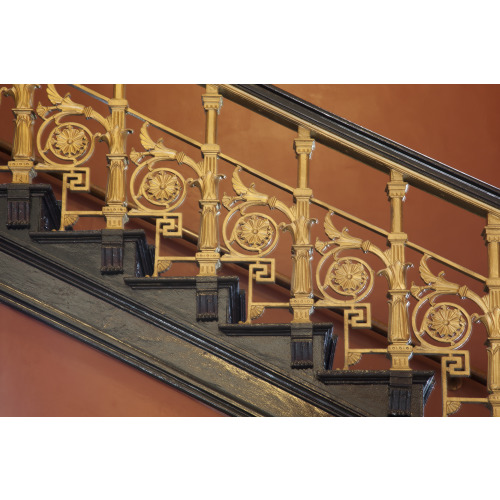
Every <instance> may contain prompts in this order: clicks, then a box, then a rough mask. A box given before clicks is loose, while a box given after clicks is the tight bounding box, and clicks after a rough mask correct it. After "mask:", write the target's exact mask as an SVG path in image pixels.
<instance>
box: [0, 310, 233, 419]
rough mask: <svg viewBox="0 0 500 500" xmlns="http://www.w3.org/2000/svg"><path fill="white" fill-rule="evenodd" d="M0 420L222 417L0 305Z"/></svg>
mask: <svg viewBox="0 0 500 500" xmlns="http://www.w3.org/2000/svg"><path fill="white" fill-rule="evenodd" d="M0 416H2V417H13V416H14V417H18V416H24V417H217V416H223V415H222V413H220V412H218V411H216V410H214V409H213V408H210V407H208V406H206V405H204V404H203V403H200V402H199V401H197V400H196V399H194V398H192V397H190V396H187V395H185V394H184V393H182V392H180V391H178V390H176V389H174V388H172V387H170V386H168V385H167V384H165V383H163V382H161V381H159V380H157V379H154V378H153V377H151V376H149V375H146V374H145V373H142V372H140V371H139V370H137V369H135V368H132V367H131V366H128V365H126V364H125V363H122V362H121V361H118V360H116V359H114V358H112V357H111V356H108V355H106V354H103V353H101V352H99V351H97V350H96V349H94V348H92V347H89V346H87V345H85V344H84V343H82V342H80V341H78V340H75V339H73V338H71V337H69V336H68V335H66V334H63V333H61V332H59V331H57V330H55V329H54V328H52V327H50V326H48V325H45V324H44V323H41V322H40V321H38V320H36V319H33V318H31V317H30V316H27V315H25V314H23V313H21V312H19V311H17V310H15V309H13V308H11V307H9V306H7V305H4V304H0Z"/></svg>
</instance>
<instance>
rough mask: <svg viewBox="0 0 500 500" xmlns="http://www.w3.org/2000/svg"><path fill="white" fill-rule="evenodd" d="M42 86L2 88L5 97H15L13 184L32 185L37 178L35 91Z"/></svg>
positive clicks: (26, 85)
mask: <svg viewBox="0 0 500 500" xmlns="http://www.w3.org/2000/svg"><path fill="white" fill-rule="evenodd" d="M36 88H40V85H33V84H22V85H14V86H13V87H12V88H10V89H7V88H5V87H4V88H2V89H0V92H1V93H2V94H3V95H5V96H13V97H14V100H15V106H16V107H15V108H13V109H12V112H13V113H14V116H15V117H16V120H15V129H14V144H13V146H12V161H9V162H8V166H9V169H10V170H11V172H12V183H14V184H31V181H32V179H33V178H34V177H35V176H36V172H35V169H34V168H33V166H34V160H35V157H34V154H33V124H34V122H35V118H36V116H35V113H34V110H33V97H34V94H35V89H36Z"/></svg>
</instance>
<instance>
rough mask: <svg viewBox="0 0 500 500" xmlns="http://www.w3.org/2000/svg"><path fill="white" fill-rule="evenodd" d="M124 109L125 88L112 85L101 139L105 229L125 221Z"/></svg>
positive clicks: (125, 159) (122, 223) (126, 218)
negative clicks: (104, 170)
mask: <svg viewBox="0 0 500 500" xmlns="http://www.w3.org/2000/svg"><path fill="white" fill-rule="evenodd" d="M127 106H128V102H127V100H126V99H125V85H123V84H117V85H114V90H113V99H111V100H110V101H109V108H110V110H111V116H109V117H108V122H109V127H108V132H107V133H106V134H105V135H104V136H103V137H102V140H104V141H105V142H107V143H108V145H109V153H108V154H107V155H106V157H107V159H108V169H109V172H108V184H107V188H106V206H105V207H103V209H102V213H103V215H104V216H105V217H106V227H107V229H123V227H124V225H125V223H126V222H127V221H128V217H127V194H126V187H125V186H126V175H127V174H126V171H127V166H128V158H127V150H126V147H127V146H126V137H127V134H128V133H130V130H127V129H126V128H125V114H126V110H127Z"/></svg>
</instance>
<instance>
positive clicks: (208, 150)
mask: <svg viewBox="0 0 500 500" xmlns="http://www.w3.org/2000/svg"><path fill="white" fill-rule="evenodd" d="M206 91H207V92H206V94H203V96H202V102H203V107H204V108H205V114H206V129H205V144H203V145H202V146H201V152H202V154H203V173H202V175H201V177H200V179H199V186H200V190H201V199H200V209H201V223H200V236H199V239H198V252H197V254H196V260H197V262H198V265H199V268H200V271H199V274H198V275H199V276H215V275H216V274H217V269H219V267H220V241H219V210H220V203H219V180H220V178H221V176H219V175H218V172H217V159H218V154H219V153H220V147H219V145H218V144H217V115H218V114H219V111H220V108H221V106H222V96H221V95H220V94H219V92H218V86H217V85H207V87H206Z"/></svg>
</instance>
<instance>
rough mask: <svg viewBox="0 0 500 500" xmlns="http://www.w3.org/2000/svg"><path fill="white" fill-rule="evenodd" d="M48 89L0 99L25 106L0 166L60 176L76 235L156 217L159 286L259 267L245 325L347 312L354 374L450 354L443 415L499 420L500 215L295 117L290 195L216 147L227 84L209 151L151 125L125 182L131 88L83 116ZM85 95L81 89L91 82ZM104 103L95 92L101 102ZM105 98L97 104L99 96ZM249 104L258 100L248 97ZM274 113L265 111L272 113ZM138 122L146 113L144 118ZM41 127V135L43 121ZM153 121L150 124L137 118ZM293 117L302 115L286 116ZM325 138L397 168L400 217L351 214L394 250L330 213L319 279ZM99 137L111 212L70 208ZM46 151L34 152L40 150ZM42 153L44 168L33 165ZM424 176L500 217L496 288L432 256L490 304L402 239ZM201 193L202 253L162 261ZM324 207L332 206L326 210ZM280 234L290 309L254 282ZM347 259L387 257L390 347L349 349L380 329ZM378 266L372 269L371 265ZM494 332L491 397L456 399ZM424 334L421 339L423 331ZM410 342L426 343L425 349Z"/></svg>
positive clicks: (64, 221)
mask: <svg viewBox="0 0 500 500" xmlns="http://www.w3.org/2000/svg"><path fill="white" fill-rule="evenodd" d="M38 87H40V86H38V85H14V86H13V87H12V88H10V89H9V88H2V89H0V96H1V95H4V96H10V97H13V98H14V100H15V108H13V113H14V116H15V133H14V141H13V146H12V161H10V162H9V163H8V165H7V166H1V167H0V169H1V170H10V171H11V172H12V176H13V177H12V182H13V183H21V184H28V183H30V182H31V181H32V178H33V177H34V176H35V175H36V172H37V171H57V172H60V173H61V174H62V181H63V184H62V202H61V204H62V217H61V226H60V229H61V230H64V229H68V228H70V227H72V226H73V225H74V224H75V223H76V221H77V220H78V217H79V216H93V215H99V216H104V217H105V218H106V225H107V228H109V229H113V228H115V229H123V228H124V227H125V224H126V222H127V220H128V216H131V217H155V218H156V236H155V244H156V254H155V263H154V272H153V276H159V275H161V274H162V273H164V272H166V271H168V270H169V269H170V268H171V266H172V264H173V263H174V262H178V261H190V262H196V263H197V265H198V266H199V276H215V275H216V273H217V270H218V269H219V267H220V265H221V262H243V263H247V264H248V265H249V288H248V300H247V308H248V309H247V322H249V323H250V322H251V321H253V320H255V319H257V318H259V317H260V316H261V315H262V314H263V313H264V312H265V310H266V309H268V308H287V309H289V310H290V311H291V312H292V313H293V322H294V323H309V322H310V314H311V312H312V311H313V310H314V308H323V307H325V308H335V309H339V308H340V309H343V312H344V341H345V342H344V349H345V352H344V354H345V355H344V369H348V368H349V367H350V366H353V365H355V364H356V363H358V362H359V361H360V360H361V359H362V356H363V355H364V354H373V353H385V354H386V355H387V356H388V357H389V359H390V360H391V369H392V370H410V364H409V362H410V359H411V357H412V355H413V354H434V355H439V356H441V369H442V374H441V375H442V381H443V384H442V385H443V415H444V416H447V415H451V414H454V413H456V412H458V411H459V410H460V407H461V405H462V404H464V403H479V404H486V403H487V404H488V405H489V406H490V407H491V408H492V413H493V415H495V416H500V246H499V245H500V212H498V211H497V210H496V209H492V208H491V207H488V206H487V205H485V203H483V202H481V201H477V200H473V199H471V197H470V196H468V195H466V194H463V193H458V192H457V191H456V190H454V189H453V188H450V187H449V186H441V185H440V184H439V183H438V182H435V181H434V180H432V179H427V178H424V177H422V176H421V175H420V174H417V173H415V172H413V171H410V170H409V169H408V168H406V167H405V166H404V165H399V164H398V163H397V162H395V161H391V160H388V159H386V158H382V156H380V155H378V154H377V153H374V152H373V151H368V150H367V149H366V148H365V147H364V146H362V145H359V144H352V143H351V142H349V141H347V140H346V139H344V138H342V137H339V136H337V135H335V133H333V132H330V131H325V130H322V129H321V127H319V126H317V125H313V124H310V123H306V122H304V121H301V120H300V119H297V118H295V117H293V120H294V121H295V123H296V124H297V125H298V137H297V138H296V139H295V140H294V149H295V153H296V156H297V164H298V169H297V187H296V188H291V187H290V186H287V185H286V184H284V183H281V182H279V181H276V180H274V179H272V178H270V177H269V176H267V175H266V174H264V173H262V172H258V171H256V170H254V169H251V168H250V167H248V166H244V165H243V164H240V163H238V162H237V161H236V160H234V159H232V158H230V157H228V156H227V155H222V154H221V151H220V147H219V145H218V144H217V116H218V114H219V111H220V108H221V106H222V97H221V95H220V93H219V91H220V89H221V87H222V88H223V89H225V90H229V91H230V92H232V93H237V92H238V91H237V90H235V89H234V88H233V87H232V86H230V85H221V86H218V85H207V87H206V93H205V94H204V95H203V96H202V104H203V108H204V111H205V116H206V121H205V138H204V143H203V144H202V143H198V142H197V141H195V140H193V139H190V138H187V137H186V136H183V135H182V134H180V133H177V132H175V131H172V130H171V129H169V128H168V127H165V126H163V125H162V124H159V123H158V122H154V121H153V120H149V119H147V121H146V122H145V124H144V125H143V127H142V130H141V133H140V140H141V144H142V146H143V148H144V149H145V151H143V152H136V151H134V150H132V152H131V153H130V159H131V160H132V162H133V163H134V164H135V165H136V168H135V169H134V171H133V172H132V175H131V177H130V182H129V185H127V178H126V171H127V168H128V161H129V160H128V156H127V148H126V136H127V134H128V133H130V132H131V131H130V130H128V129H127V128H126V127H125V116H126V113H127V111H129V108H128V102H127V100H126V99H125V86H124V85H115V86H114V92H113V98H112V99H106V101H107V102H108V104H109V108H110V115H109V116H107V117H104V116H102V115H101V114H99V113H97V112H96V111H95V110H94V109H93V108H92V107H90V106H84V105H82V104H79V103H77V102H75V101H73V100H72V99H71V96H70V95H69V94H67V95H65V96H64V97H62V96H61V95H60V94H59V93H58V91H57V90H56V88H55V86H54V85H48V87H47V97H48V99H49V101H50V103H51V105H46V104H42V103H39V104H38V106H37V107H36V110H35V109H34V107H33V100H34V92H35V89H36V88H38ZM80 87H81V86H80ZM91 94H92V92H91ZM94 94H96V93H95V92H94ZM246 98H247V99H254V98H252V97H248V96H247V97H246ZM261 104H262V103H261ZM262 106H263V108H266V109H268V110H270V112H272V113H277V114H280V115H281V116H282V117H284V116H285V115H286V113H285V112H283V111H282V110H277V109H274V108H273V107H272V105H268V104H265V103H264V104H262ZM134 114H135V116H139V115H140V114H138V113H137V112H134ZM37 116H38V117H39V118H40V119H41V125H40V127H39V129H38V131H37V133H36V136H35V135H34V122H35V119H36V117H37ZM69 117H79V118H80V119H82V120H83V119H86V120H92V121H94V122H98V123H99V124H100V126H101V127H102V131H101V132H93V131H92V130H91V129H92V127H90V128H89V127H87V126H85V125H83V124H82V123H79V122H78V121H71V120H69ZM139 117H140V118H141V117H142V118H144V117H143V115H140V116H139ZM286 118H287V119H289V118H290V117H289V116H288V115H287V116H286ZM149 123H151V124H155V125H156V126H158V127H159V128H160V129H161V130H164V131H166V132H167V133H172V135H174V136H176V137H179V138H181V139H182V140H185V141H186V142H188V143H190V144H192V145H194V146H195V147H198V148H199V149H200V151H201V156H202V160H201V161H198V162H197V161H194V160H193V159H191V158H190V157H188V156H187V155H186V154H184V153H183V152H181V151H175V150H173V149H170V148H168V147H167V146H165V145H164V144H163V140H162V139H160V140H158V141H153V140H152V139H151V137H150V136H149V134H148V132H147V126H148V124H149ZM311 131H312V132H313V133H314V136H315V137H321V138H323V139H324V138H327V139H328V140H330V141H333V142H334V143H335V144H337V145H341V146H342V147H343V148H344V147H346V148H347V150H348V151H351V152H353V151H354V152H356V154H358V155H359V156H360V157H362V158H365V159H367V160H369V161H370V162H377V164H380V165H383V166H385V167H386V168H387V169H388V171H389V173H390V180H389V182H388V184H387V195H388V198H389V202H390V209H391V227H390V231H385V230H383V229H380V228H377V227H376V226H373V225H372V224H369V223H367V222H365V221H361V219H357V218H356V217H354V216H351V215H349V214H346V213H345V212H341V211H339V212H338V213H339V214H341V215H343V216H345V217H346V218H348V219H349V220H352V221H354V222H356V223H359V224H361V225H362V226H364V227H366V228H368V229H370V230H372V231H375V232H376V233H378V234H381V235H383V236H386V237H387V241H388V246H389V249H388V250H385V251H382V250H381V249H380V248H378V247H377V246H376V245H374V244H373V243H371V242H370V241H368V240H362V239H360V238H356V237H355V236H352V235H350V234H349V232H348V230H347V229H346V228H344V229H343V230H342V231H339V230H337V229H336V227H335V226H334V225H333V222H332V220H331V215H333V212H332V213H331V214H330V216H328V215H327V216H326V217H325V222H324V229H325V233H326V234H327V236H328V237H329V241H326V242H323V241H320V240H317V241H316V244H315V245H314V247H315V249H316V251H317V252H318V253H319V254H320V259H319V262H318V264H317V268H316V275H315V276H314V275H313V273H312V253H313V252H312V250H313V245H312V244H311V237H310V232H311V226H312V224H313V223H314V222H316V221H315V219H313V218H311V216H310V204H311V202H312V191H311V189H310V188H309V159H310V157H311V154H312V152H313V150H314V146H315V143H314V140H313V139H312V137H311ZM98 141H103V142H105V143H106V144H107V145H108V148H109V152H108V154H107V167H108V183H107V188H106V205H105V206H104V207H103V208H102V210H101V211H95V212H90V211H87V212H85V211H70V210H68V208H67V207H68V191H84V192H88V191H89V189H90V168H89V167H88V166H86V164H87V162H88V161H89V159H90V158H91V157H92V155H93V154H94V151H95V146H96V143H97V142H98ZM34 146H35V147H36V149H35V148H34ZM35 153H38V155H39V156H40V157H41V159H42V161H41V162H40V163H38V164H36V163H35ZM220 158H223V159H225V160H227V161H228V162H229V163H232V164H233V165H235V166H236V169H235V170H234V173H233V176H232V185H233V189H234V191H235V193H236V196H232V197H231V196H228V195H226V194H225V195H224V197H223V198H222V204H223V205H224V206H225V208H227V210H228V214H227V215H226V217H225V219H224V222H223V224H222V228H221V229H222V232H221V234H222V238H223V241H224V243H225V245H226V247H227V249H228V253H227V254H226V255H224V256H223V257H222V258H221V248H220V241H219V215H220V205H221V201H220V200H219V182H220V180H221V179H222V178H223V176H221V175H219V173H218V160H219V159H220ZM165 162H177V164H178V166H181V165H184V166H187V167H188V168H190V169H191V170H192V171H193V172H194V174H195V175H194V176H193V177H192V178H185V177H184V176H183V175H182V174H181V172H179V171H178V170H177V169H176V168H174V167H173V166H171V165H170V166H165ZM242 169H244V170H245V171H247V172H251V173H253V174H254V175H256V176H257V177H258V178H260V179H263V180H265V181H266V182H270V183H271V184H273V185H274V186H277V187H279V188H282V189H284V190H285V191H287V192H289V193H291V194H293V200H294V204H293V206H290V207H289V206H288V205H286V204H285V203H283V202H282V201H280V200H278V199H277V198H276V197H273V196H268V195H266V194H264V193H261V192H259V191H257V189H256V187H255V184H250V187H247V186H246V185H245V184H244V183H243V182H242V180H241V178H240V172H241V170H242ZM412 179H413V180H418V181H419V182H420V183H423V184H425V185H427V186H429V187H431V188H433V189H438V190H439V191H440V192H442V193H445V194H446V195H449V196H452V197H454V198H455V199H457V200H459V202H460V203H463V204H464V205H467V206H468V207H473V208H474V209H477V210H479V211H483V212H486V211H487V212H488V222H487V225H486V227H485V230H484V238H485V241H486V244H487V246H488V263H489V274H488V278H487V279H486V278H484V277H483V276H481V275H480V274H478V273H475V272H473V271H471V270H468V269H466V268H464V267H463V266H460V265H458V264H455V263H453V262H451V261H449V260H448V259H445V258H444V257H440V256H438V255H436V254H432V257H433V258H435V259H436V260H439V261H441V262H443V263H445V264H447V265H450V266H452V267H454V268H455V269H457V270H458V271H460V272H462V273H464V274H466V275H468V276H471V277H473V278H474V279H476V280H479V281H480V282H485V284H486V286H487V292H488V293H487V295H485V296H483V297H480V296H479V295H477V294H476V293H474V292H472V291H471V290H469V289H468V288H467V287H466V286H460V285H458V284H455V283H452V282H449V281H447V280H446V279H445V278H444V273H439V274H438V275H435V274H434V273H432V272H431V270H430V268H429V266H428V263H427V261H428V259H429V258H430V257H429V255H428V254H427V253H426V251H425V249H422V247H419V246H418V245H415V244H413V243H410V242H409V241H408V238H407V235H406V233H404V231H403V203H404V200H405V196H406V193H407V190H408V183H407V181H408V180H412ZM189 187H197V188H198V189H199V192H200V197H199V206H200V214H201V215H200V231H199V237H198V251H197V253H196V254H195V255H194V256H180V257H173V256H166V255H161V252H160V246H161V241H162V240H161V238H165V237H167V238H170V237H181V236H182V234H183V216H182V213H181V212H180V211H179V210H180V207H181V206H182V204H183V203H184V201H185V199H186V196H187V194H188V191H189V189H188V188H189ZM127 190H129V192H130V195H131V198H132V200H133V202H134V205H135V208H134V209H133V210H130V211H128V210H127ZM314 203H316V204H317V205H319V206H322V207H323V208H328V209H329V208H331V206H330V205H328V204H325V203H323V202H320V201H318V200H314ZM258 207H263V208H264V209H266V210H270V211H275V210H276V211H277V212H280V213H281V214H282V216H284V217H285V218H286V219H287V222H278V221H277V219H276V218H273V217H271V216H270V215H268V214H267V213H264V211H260V210H257V208H258ZM280 231H288V232H290V233H291V236H292V244H291V257H292V262H293V274H292V278H291V297H290V299H289V301H287V302H284V303H277V302H276V303H271V302H257V301H255V300H254V285H255V284H256V283H274V282H275V279H276V270H275V264H276V263H275V259H274V258H271V257H270V254H271V252H272V251H273V250H274V249H275V248H276V245H277V244H278V241H279V238H280ZM406 247H411V248H414V249H416V250H418V251H420V252H421V253H424V256H423V258H422V261H421V262H420V267H419V271H420V276H421V278H422V280H423V281H424V282H425V285H424V286H418V285H415V284H413V285H412V287H411V289H410V288H409V287H408V286H407V269H408V268H409V267H410V266H411V264H409V263H407V262H406V259H405V248H406ZM347 251H360V252H363V253H364V254H371V255H374V256H376V257H377V258H378V259H379V260H380V261H381V262H382V264H383V266H382V269H381V270H380V271H378V275H381V276H384V277H385V278H386V280H387V283H388V294H387V297H388V304H389V325H388V346H387V348H384V349H351V348H350V345H349V334H350V329H352V328H370V327H371V322H372V318H371V308H370V304H369V303H367V302H366V299H367V297H368V296H369V295H370V293H371V292H372V290H373V286H374V283H375V280H374V277H375V271H374V270H373V269H372V267H371V265H370V264H368V262H366V261H365V260H363V259H362V258H360V257H359V256H352V255H350V254H349V255H346V254H345V252H347ZM370 262H371V261H370ZM314 278H315V283H316V286H317V288H318V290H319V292H318V293H319V295H320V298H319V300H318V301H317V302H316V303H314V300H313V281H314ZM410 292H411V294H412V295H413V296H414V297H415V298H416V300H417V304H416V305H415V307H414V308H413V311H412V314H411V317H410V316H409V313H408V311H409V296H410ZM444 295H452V296H453V295H455V296H457V297H459V298H462V299H468V300H469V301H471V302H472V303H474V304H475V305H476V306H477V307H479V309H480V310H481V313H475V314H469V313H468V312H467V310H466V308H465V307H462V306H460V305H458V304H456V303H454V302H453V300H454V299H449V300H447V301H443V300H442V299H441V297H442V296H444ZM479 321H480V322H482V323H483V324H484V325H485V327H486V331H487V334H488V341H487V353H488V380H487V386H488V392H489V396H488V398H487V399H486V398H465V397H458V398H457V397H451V396H450V395H449V394H448V390H449V389H450V384H449V380H448V378H449V377H461V378H463V377H468V376H469V375H470V372H471V367H470V360H469V353H468V351H466V350H463V348H464V346H465V344H466V343H467V342H468V341H469V340H470V338H471V335H472V330H473V323H474V322H479ZM412 331H413V337H414V338H413V339H412V334H411V332H412ZM411 340H414V342H413V345H412V343H411Z"/></svg>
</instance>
